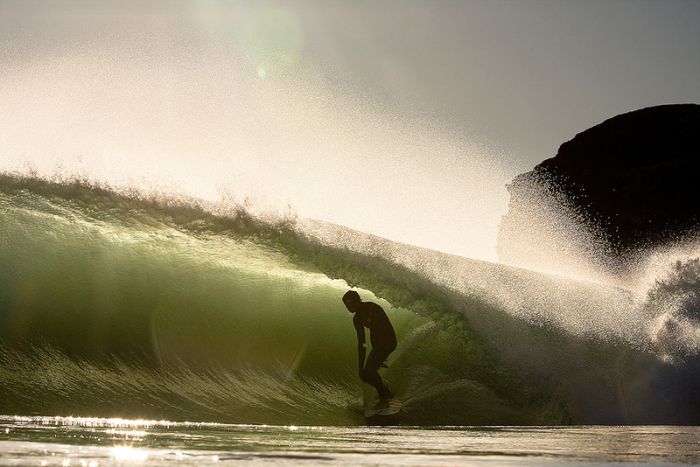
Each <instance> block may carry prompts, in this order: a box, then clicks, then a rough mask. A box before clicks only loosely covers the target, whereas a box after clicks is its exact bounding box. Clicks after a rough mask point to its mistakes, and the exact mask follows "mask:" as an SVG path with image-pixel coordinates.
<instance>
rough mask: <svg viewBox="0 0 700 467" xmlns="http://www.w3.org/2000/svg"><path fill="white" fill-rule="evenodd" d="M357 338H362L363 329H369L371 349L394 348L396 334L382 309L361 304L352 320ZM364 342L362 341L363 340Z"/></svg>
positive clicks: (369, 303) (375, 305) (367, 303)
mask: <svg viewBox="0 0 700 467" xmlns="http://www.w3.org/2000/svg"><path fill="white" fill-rule="evenodd" d="M352 322H353V324H354V325H355V329H356V330H357V334H358V336H359V335H360V333H362V335H363V336H364V333H365V330H364V328H367V329H369V340H370V342H371V343H372V348H373V349H374V348H384V349H394V348H396V334H395V333H394V327H393V326H392V325H391V322H390V321H389V318H388V317H387V315H386V313H384V310H383V309H382V307H380V306H379V305H377V304H376V303H372V302H362V306H361V307H360V309H358V310H357V311H356V312H355V316H354V317H353V318H352ZM363 340H364V339H363Z"/></svg>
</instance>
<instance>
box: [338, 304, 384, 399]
mask: <svg viewBox="0 0 700 467" xmlns="http://www.w3.org/2000/svg"><path fill="white" fill-rule="evenodd" d="M343 303H344V304H345V307H346V308H347V309H348V311H349V312H350V313H354V314H355V316H354V317H353V318H352V322H353V324H354V325H355V330H356V331H357V353H358V357H359V363H360V379H361V380H362V381H364V382H365V383H367V384H369V385H371V386H374V388H375V389H376V390H377V393H378V394H379V403H378V404H377V408H380V407H381V406H384V405H386V406H387V407H388V405H389V400H390V399H392V398H393V397H394V394H393V393H392V392H391V391H390V390H389V388H388V387H386V385H385V384H384V382H383V381H382V378H381V376H379V373H378V370H379V368H380V367H382V366H383V367H386V365H385V364H384V361H385V360H386V359H387V357H388V356H389V354H390V353H391V352H393V351H394V349H396V334H395V333H394V328H393V326H392V325H391V322H390V321H389V318H388V317H387V315H386V313H384V310H383V309H382V307H380V306H379V305H377V304H376V303H372V302H363V301H362V300H361V299H360V295H359V294H358V293H357V292H355V291H354V290H350V291H348V292H346V293H345V295H343ZM365 328H368V329H369V339H370V342H371V343H372V350H371V351H370V353H369V357H368V358H367V361H366V362H365V351H366V344H365Z"/></svg>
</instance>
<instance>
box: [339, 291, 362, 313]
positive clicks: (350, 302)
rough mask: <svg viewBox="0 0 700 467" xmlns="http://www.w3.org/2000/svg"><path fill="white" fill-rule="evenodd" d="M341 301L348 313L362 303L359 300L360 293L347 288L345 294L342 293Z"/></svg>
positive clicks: (352, 311) (354, 310) (355, 309)
mask: <svg viewBox="0 0 700 467" xmlns="http://www.w3.org/2000/svg"><path fill="white" fill-rule="evenodd" d="M343 303H344V304H345V308H347V309H348V311H349V312H350V313H355V312H356V311H357V307H358V306H359V305H360V303H362V300H360V294H358V293H357V292H355V291H354V290H348V291H347V292H345V295H343Z"/></svg>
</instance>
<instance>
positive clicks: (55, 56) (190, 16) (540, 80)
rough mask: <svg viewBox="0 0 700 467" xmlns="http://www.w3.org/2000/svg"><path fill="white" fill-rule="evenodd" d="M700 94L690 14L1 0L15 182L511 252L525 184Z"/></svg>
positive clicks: (696, 27) (1, 134)
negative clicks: (653, 108) (132, 189)
mask: <svg viewBox="0 0 700 467" xmlns="http://www.w3.org/2000/svg"><path fill="white" fill-rule="evenodd" d="M698 83H700V2H692V1H687V2H684V1H659V2H648V1H622V0H620V1H616V2H607V1H599V2H596V1H592V2H573V1H559V0H557V1H551V2H550V1H539V2H535V1H517V2H516V1H512V2H505V1H483V2H479V1H464V2H448V1H444V2H440V1H435V2H432V1H431V2H427V1H426V2H415V1H382V2H355V1H347V2H335V1H318V2H315V1H300V2H257V1H256V2H237V1H214V0H207V1H204V0H196V1H195V0H193V1H168V2H165V1H163V2H145V1H144V2H141V1H87V0H82V1H77V0H76V1H59V0H56V1H51V2H45V1H31V0H17V1H9V0H0V142H1V144H0V170H20V171H27V170H30V169H32V170H36V171H37V172H38V173H39V174H41V175H49V176H50V175H56V174H58V175H68V176H70V175H76V174H78V175H84V176H87V177H89V178H91V179H93V180H97V181H106V182H110V183H113V184H120V185H122V184H123V185H128V186H136V187H143V188H147V189H152V188H158V189H163V190H165V191H166V192H167V191H172V192H173V193H184V194H188V195H194V196H197V197H202V198H205V199H211V200H217V199H220V198H221V197H222V196H227V197H233V198H234V199H236V200H238V201H244V200H248V202H249V203H251V204H252V205H253V206H256V207H259V208H262V209H272V210H286V209H287V206H291V208H292V210H293V211H294V212H296V213H298V215H299V216H302V217H311V218H316V219H320V220H324V221H330V222H334V223H338V224H341V225H345V226H349V227H352V228H355V229H358V230H361V231H364V232H370V233H374V234H377V235H380V236H383V237H387V238H390V239H393V240H398V241H403V242H406V243H410V244H415V245H419V246H425V247H429V248H433V249H437V250H441V251H446V252H450V253H456V254H459V255H463V256H467V257H472V258H480V259H487V260H495V257H496V253H495V245H496V232H497V228H498V222H499V219H500V217H501V215H502V214H503V213H504V212H505V210H506V207H507V202H508V194H507V191H506V189H505V185H506V183H508V182H509V181H510V179H511V178H512V177H513V176H515V175H517V174H518V173H521V172H524V171H527V170H530V169H531V168H532V167H533V166H534V165H535V164H536V163H538V162H540V161H541V160H543V159H545V158H548V157H551V156H553V155H554V154H555V153H556V150H557V148H558V146H559V144H561V143H562V142H564V141H566V140H568V139H570V138H572V137H573V136H574V135H575V134H576V133H577V132H580V131H583V130H584V129H586V128H588V127H590V126H592V125H594V124H596V123H599V122H601V121H602V120H604V119H606V118H609V117H612V116H614V115H616V114H619V113H622V112H626V111H630V110H634V109H637V108H641V107H647V106H650V105H657V104H664V103H673V102H698V101H700V85H698Z"/></svg>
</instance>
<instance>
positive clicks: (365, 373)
mask: <svg viewBox="0 0 700 467" xmlns="http://www.w3.org/2000/svg"><path fill="white" fill-rule="evenodd" d="M392 350H393V349H392ZM390 353H391V350H388V351H386V350H380V349H374V348H373V349H372V351H371V352H370V353H369V357H367V362H366V363H365V367H364V368H363V369H362V372H361V373H362V381H364V382H365V383H367V384H369V385H371V386H374V388H375V389H376V390H377V393H378V394H379V398H380V399H391V398H392V397H394V394H393V393H392V392H391V391H390V390H389V388H388V387H386V385H385V384H384V381H382V377H381V376H379V372H378V370H379V367H380V366H381V365H382V363H384V360H386V358H387V357H388V356H389V354H390Z"/></svg>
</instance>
